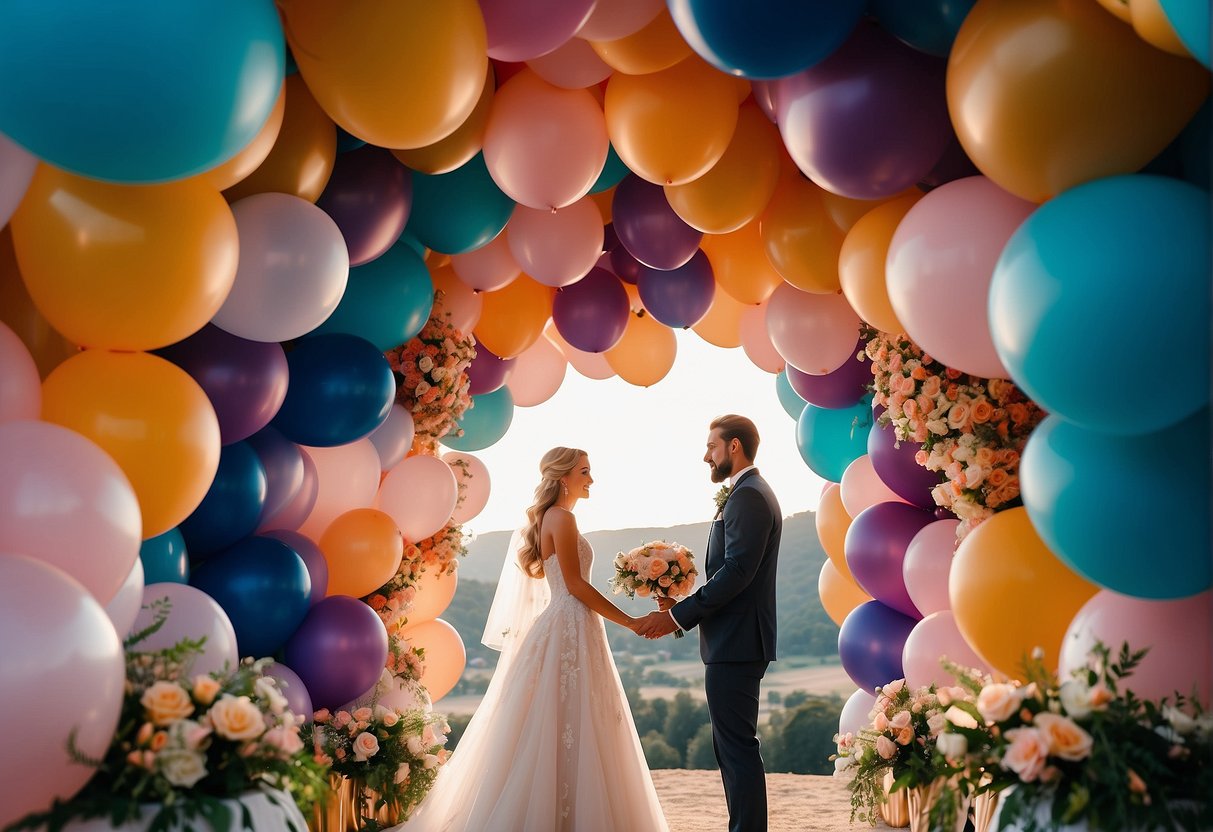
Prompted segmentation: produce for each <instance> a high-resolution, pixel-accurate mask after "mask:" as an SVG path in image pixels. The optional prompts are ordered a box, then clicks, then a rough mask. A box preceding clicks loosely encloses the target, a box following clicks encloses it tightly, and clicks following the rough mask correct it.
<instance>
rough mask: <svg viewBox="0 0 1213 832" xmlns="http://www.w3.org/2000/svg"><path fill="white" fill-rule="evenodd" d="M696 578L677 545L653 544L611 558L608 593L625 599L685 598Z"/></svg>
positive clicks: (688, 558) (691, 564) (691, 563)
mask: <svg viewBox="0 0 1213 832" xmlns="http://www.w3.org/2000/svg"><path fill="white" fill-rule="evenodd" d="M698 574H699V570H698V569H696V568H695V556H694V555H692V554H691V550H690V549H688V548H687V547H686V546H683V545H681V544H679V543H666V542H665V541H664V540H654V541H651V542H649V543H646V544H644V545H643V546H638V547H636V548H635V549H633V550H631V551H630V552H620V553H619V554H617V555H615V574H614V576H612V578H611V590H612V591H613V592H614V593H615V594H616V595H619V594H620V593H627V596H628V597H629V598H635V597H636V596H637V595H639V596H640V597H641V598H648V597H649V596H650V595H655V596H657V597H659V598H671V597H674V596H682V595H689V594H690V592H691V589H692V588H693V587H694V586H695V576H696V575H698Z"/></svg>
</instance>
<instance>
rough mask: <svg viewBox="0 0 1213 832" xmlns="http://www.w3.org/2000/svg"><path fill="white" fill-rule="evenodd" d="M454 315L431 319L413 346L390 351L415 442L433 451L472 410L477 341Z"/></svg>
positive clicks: (438, 316)
mask: <svg viewBox="0 0 1213 832" xmlns="http://www.w3.org/2000/svg"><path fill="white" fill-rule="evenodd" d="M450 317H451V316H450V313H449V312H442V313H441V314H440V315H437V314H436V315H434V316H433V317H431V318H430V319H429V321H428V322H427V323H426V325H425V326H424V327H422V329H421V332H420V333H418V334H417V336H416V337H415V338H413V339H412V340H410V341H409V342H408V343H407V344H403V345H401V346H399V347H396V348H395V349H391V350H388V351H387V352H386V353H385V355H386V356H387V359H388V363H389V364H390V365H391V367H392V370H394V371H395V372H397V373H399V374H400V376H401V377H402V380H401V381H400V383H399V387H398V389H397V391H396V400H397V401H398V402H400V404H402V405H403V406H404V407H405V408H406V409H407V410H408V411H409V412H410V413H412V414H413V426H414V430H415V433H414V436H415V441H416V442H417V444H418V446H419V447H421V448H422V449H424V450H427V451H428V452H430V453H433V452H434V450H435V449H436V448H437V445H438V440H439V439H441V438H442V437H443V436H446V435H447V434H448V433H450V432H451V431H454V432H455V435H456V436H461V435H462V431H461V430H459V428H458V427H457V426H456V422H458V420H459V419H460V418H461V417H462V416H463V414H464V412H465V411H467V409H468V407H470V406H471V403H472V397H471V396H470V395H469V394H468V387H469V381H468V375H467V368H468V365H470V364H471V363H472V359H473V358H475V357H476V339H475V338H473V337H472V336H471V335H469V334H464V333H463V332H460V331H459V330H458V329H456V328H455V326H454V325H453V324H452V323H451V320H450Z"/></svg>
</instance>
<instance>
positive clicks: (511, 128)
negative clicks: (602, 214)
mask: <svg viewBox="0 0 1213 832" xmlns="http://www.w3.org/2000/svg"><path fill="white" fill-rule="evenodd" d="M566 2H567V0H566ZM608 144H609V140H608V139H607V128H606V117H605V116H604V115H603V114H602V107H601V106H600V105H599V104H598V101H597V100H595V98H594V96H592V95H591V94H590V93H589V92H588V91H587V90H568V89H561V88H560V87H555V86H552V85H551V84H549V83H548V82H547V81H544V80H543V79H542V78H540V77H539V76H538V75H536V74H535V73H534V72H532V71H531V70H529V69H527V70H523V71H522V72H519V73H518V74H517V75H515V76H514V77H513V78H511V79H510V80H509V81H507V82H506V83H505V85H504V86H502V87H501V89H499V90H497V94H496V95H495V96H494V97H493V104H492V107H491V109H490V110H489V119H488V123H487V125H486V126H485V133H484V164H485V166H486V167H488V169H489V175H490V176H491V177H492V178H493V181H494V182H496V183H497V187H499V188H500V189H501V191H502V193H504V194H505V195H506V196H508V197H509V198H510V199H512V200H514V201H515V202H518V203H520V204H522V205H526V206H528V207H530V208H536V209H539V210H551V209H553V208H563V207H564V206H566V205H571V204H573V203H574V202H576V201H577V200H579V199H581V198H582V197H583V196H585V195H586V194H587V193H589V191H590V188H591V187H592V186H593V185H594V182H595V181H596V180H597V179H598V176H599V174H600V173H602V168H603V165H605V164H606V158H607V146H608ZM599 223H600V224H601V220H599ZM601 250H602V249H601V248H599V251H601ZM522 268H523V270H524V271H525V270H526V265H525V264H522ZM528 274H529V272H528Z"/></svg>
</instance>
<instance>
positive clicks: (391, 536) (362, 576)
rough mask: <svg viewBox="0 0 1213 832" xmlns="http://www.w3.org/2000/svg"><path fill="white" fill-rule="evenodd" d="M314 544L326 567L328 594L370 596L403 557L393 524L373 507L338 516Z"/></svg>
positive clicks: (392, 574) (397, 534) (398, 531)
mask: <svg viewBox="0 0 1213 832" xmlns="http://www.w3.org/2000/svg"><path fill="white" fill-rule="evenodd" d="M318 542H319V544H320V551H321V552H323V553H324V561H325V563H326V564H328V568H329V585H328V594H329V595H349V596H351V597H353V598H361V597H363V596H364V595H370V594H371V593H372V592H374V591H375V590H377V589H378V588H379V587H381V586H383V585H384V584H386V583H387V582H388V581H390V580H391V579H392V576H394V575H395V574H396V570H397V569H399V568H400V560H401V558H403V557H404V539H403V538H402V537H401V536H400V529H399V528H397V527H396V521H395V520H393V519H392V518H391V517H389V516H388V515H387V514H385V513H384V512H382V511H379V510H378V509H374V508H356V509H352V510H350V511H347V512H345V513H344V514H339V515H338V516H337V517H336V518H335V519H334V520H333V522H331V523H329V525H328V528H326V529H325V530H324V533H323V534H321V535H320V540H319V541H318Z"/></svg>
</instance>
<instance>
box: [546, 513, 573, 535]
mask: <svg viewBox="0 0 1213 832" xmlns="http://www.w3.org/2000/svg"><path fill="white" fill-rule="evenodd" d="M542 528H543V530H544V531H549V532H552V533H553V534H559V533H560V532H567V531H569V530H570V529H571V530H572V531H574V532H576V531H577V518H576V517H575V516H574V515H573V512H571V511H569V510H568V509H566V508H561V507H560V506H552V507H551V508H549V509H548V510H547V511H545V512H544V513H543V521H542Z"/></svg>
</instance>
